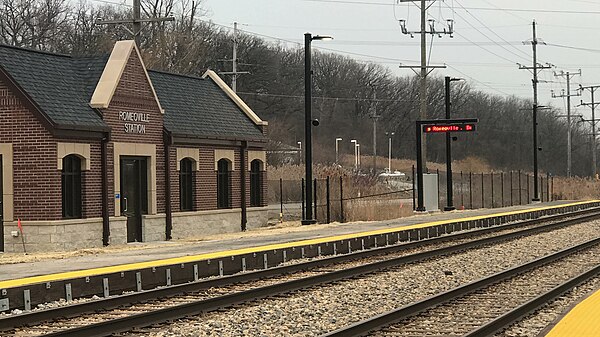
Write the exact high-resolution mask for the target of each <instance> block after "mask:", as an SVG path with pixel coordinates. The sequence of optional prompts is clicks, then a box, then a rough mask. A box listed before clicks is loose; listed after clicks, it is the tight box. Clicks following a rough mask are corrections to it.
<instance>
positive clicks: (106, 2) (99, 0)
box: [91, 0, 133, 8]
mask: <svg viewBox="0 0 600 337" xmlns="http://www.w3.org/2000/svg"><path fill="white" fill-rule="evenodd" d="M91 1H93V2H101V3H105V4H110V5H118V6H124V7H129V8H131V7H133V6H132V5H128V4H126V3H125V2H124V1H123V2H112V1H108V0H91Z"/></svg>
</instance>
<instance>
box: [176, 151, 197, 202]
mask: <svg viewBox="0 0 600 337" xmlns="http://www.w3.org/2000/svg"><path fill="white" fill-rule="evenodd" d="M192 166H193V163H192V160H191V159H189V158H184V159H182V160H181V162H179V167H180V170H179V205H180V209H181V210H182V211H192V210H193V209H194V201H193V191H194V179H193V175H192V172H193V171H192Z"/></svg>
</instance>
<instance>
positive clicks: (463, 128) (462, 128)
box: [423, 123, 476, 133]
mask: <svg viewBox="0 0 600 337" xmlns="http://www.w3.org/2000/svg"><path fill="white" fill-rule="evenodd" d="M475 126H476V124H475V123H451V124H444V123H436V124H424V125H423V132H424V133H446V132H472V131H475V129H476V127H475Z"/></svg>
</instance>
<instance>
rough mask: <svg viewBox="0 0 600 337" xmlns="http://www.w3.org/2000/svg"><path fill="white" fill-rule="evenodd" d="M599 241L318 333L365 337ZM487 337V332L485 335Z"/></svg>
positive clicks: (590, 241)
mask: <svg viewBox="0 0 600 337" xmlns="http://www.w3.org/2000/svg"><path fill="white" fill-rule="evenodd" d="M599 243H600V237H598V238H595V239H592V240H589V241H586V242H584V243H581V244H578V245H575V246H572V247H569V248H566V249H563V250H561V251H559V252H556V253H552V254H549V255H546V256H544V257H541V258H538V259H535V260H533V261H531V262H527V263H524V264H521V265H519V266H517V267H514V268H510V269H507V270H505V271H502V272H499V273H496V274H494V275H491V276H489V277H485V278H482V279H479V280H477V281H473V282H471V283H468V284H466V285H463V286H460V287H457V288H454V289H451V290H448V291H446V292H443V293H440V294H437V295H434V296H430V297H428V298H426V299H423V300H421V301H418V302H415V303H412V304H409V305H406V306H403V307H401V308H399V309H396V310H392V311H388V312H386V313H383V314H380V315H377V316H374V317H371V318H369V319H366V320H363V321H360V322H357V323H354V324H351V325H349V326H346V327H343V328H341V329H338V330H335V331H332V332H329V333H327V334H323V335H321V337H354V336H365V335H367V334H369V333H370V332H373V331H375V330H379V329H381V328H384V327H386V326H389V325H392V324H394V323H396V322H399V321H402V320H404V319H406V318H408V317H410V316H413V315H415V314H418V313H420V312H423V311H425V310H428V309H431V308H434V307H436V306H438V305H440V304H443V303H445V302H448V301H451V300H454V299H457V298H459V297H462V296H464V295H467V294H469V293H472V292H474V291H477V290H480V289H482V288H485V287H487V286H490V285H492V284H495V283H498V282H501V281H503V280H506V279H510V278H511V277H514V276H516V275H519V274H522V273H524V272H527V271H529V270H532V269H534V268H537V267H540V266H543V265H545V264H548V263H550V262H553V261H556V260H559V259H561V258H564V257H567V256H569V255H572V254H574V253H577V252H578V251H581V250H583V249H586V248H589V247H592V246H594V245H597V244H599ZM486 336H487V335H486Z"/></svg>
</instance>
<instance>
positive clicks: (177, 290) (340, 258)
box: [0, 207, 600, 331]
mask: <svg viewBox="0 0 600 337" xmlns="http://www.w3.org/2000/svg"><path fill="white" fill-rule="evenodd" d="M590 214H592V215H591V216H592V217H600V207H594V208H588V209H584V210H579V211H575V212H570V213H561V214H556V215H551V216H547V217H540V218H536V219H530V220H523V221H518V222H514V223H508V224H503V225H496V226H493V227H484V228H479V229H473V230H465V231H460V232H457V233H455V234H448V235H446V236H439V237H433V238H429V239H423V240H420V241H411V242H403V243H399V244H394V245H390V246H385V247H379V248H371V249H369V250H362V251H355V252H352V253H344V254H340V255H336V256H331V257H324V258H321V259H317V260H313V261H308V262H303V263H298V264H293V265H287V266H279V267H272V268H269V269H263V270H258V271H252V272H247V273H241V274H236V275H229V276H223V277H220V278H216V279H209V280H202V281H199V282H191V283H183V284H178V285H174V286H170V287H164V288H155V289H150V290H144V291H141V292H135V293H129V294H125V295H120V296H112V297H108V298H102V299H99V300H93V301H86V302H81V303H77V304H72V305H68V306H62V307H56V308H51V309H44V310H36V311H30V312H24V313H22V314H19V315H12V316H9V317H6V318H1V319H0V331H6V330H9V329H13V328H15V327H18V326H23V325H31V324H36V323H41V322H44V321H48V320H54V319H56V318H61V317H71V316H74V315H82V314H85V313H89V312H95V311H98V310H108V309H113V308H117V307H120V306H126V305H131V304H135V303H140V302H143V301H149V300H154V299H157V298H167V297H172V296H177V295H183V294H186V293H191V292H195V291H199V290H202V289H208V288H212V287H219V286H227V285H231V284H236V283H244V282H251V281H255V280H260V279H265V278H269V277H275V276H280V275H283V274H289V273H295V272H300V271H305V270H309V269H313V268H319V267H325V266H328V265H333V264H336V263H342V262H347V261H352V260H357V259H362V258H367V257H372V256H377V255H384V254H389V253H395V252H399V251H402V250H407V249H415V248H419V247H422V246H427V245H433V244H439V243H443V242H447V241H452V240H460V239H466V238H470V237H474V236H478V235H485V234H490V233H494V232H498V231H503V230H509V229H514V228H518V227H523V226H532V225H536V224H539V223H544V222H549V221H559V220H561V219H564V218H569V217H574V216H585V215H588V216H589V215H590ZM594 214H595V215H594ZM586 220H587V218H586V219H584V220H583V221H586ZM565 225H568V224H565Z"/></svg>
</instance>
